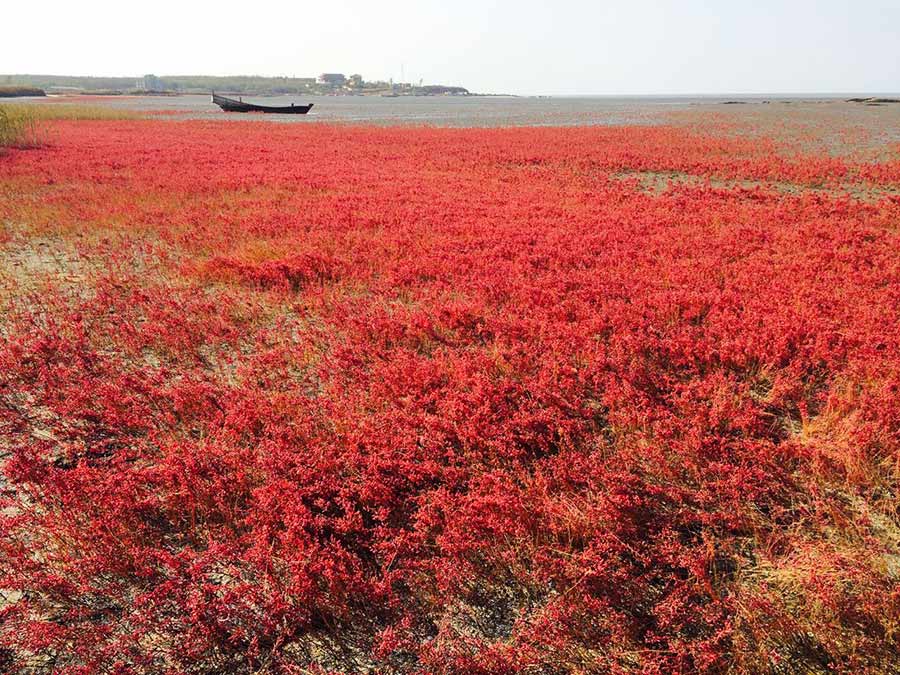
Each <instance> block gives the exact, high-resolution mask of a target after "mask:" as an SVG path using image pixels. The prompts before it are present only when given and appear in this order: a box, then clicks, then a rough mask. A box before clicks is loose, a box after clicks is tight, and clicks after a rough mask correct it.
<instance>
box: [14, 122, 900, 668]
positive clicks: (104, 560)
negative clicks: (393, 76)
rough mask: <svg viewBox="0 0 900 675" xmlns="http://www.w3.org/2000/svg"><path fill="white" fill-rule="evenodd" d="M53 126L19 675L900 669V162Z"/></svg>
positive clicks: (771, 148) (26, 495) (24, 348)
mask: <svg viewBox="0 0 900 675" xmlns="http://www.w3.org/2000/svg"><path fill="white" fill-rule="evenodd" d="M48 125H49V126H48V135H47V142H46V143H45V144H44V145H43V146H42V147H39V148H34V149H27V150H25V149H22V150H9V151H8V152H6V153H5V154H3V155H0V226H2V233H0V311H2V315H0V453H2V456H3V460H2V461H3V470H2V475H0V477H2V483H0V487H2V503H0V507H2V509H0V532H2V537H0V589H2V595H0V663H2V665H0V670H3V669H5V670H6V671H9V672H23V673H44V672H46V673H51V672H53V673H71V674H79V675H87V674H92V673H115V674H117V675H120V674H121V675H126V674H138V673H140V674H145V673H146V674H150V673H168V674H175V673H223V672H234V673H251V672H252V673H297V674H300V673H364V672H372V673H374V672H378V673H423V674H424V673H439V674H450V673H454V674H459V675H463V674H470V673H474V674H478V673H482V674H488V673H491V674H493V673H497V674H502V673H519V672H523V673H551V674H553V673H558V674H563V673H658V674H660V675H662V674H668V673H684V674H688V673H773V674H775V673H800V672H803V673H831V672H838V673H890V672H900V657H898V656H897V653H898V650H900V632H898V631H900V492H898V490H900V485H898V480H900V330H898V326H900V196H898V195H900V148H897V147H891V146H886V147H884V148H882V150H883V151H884V152H883V153H882V154H883V156H881V157H879V159H878V160H877V161H874V160H872V159H863V158H856V159H854V158H853V156H843V157H842V156H837V155H830V154H826V153H825V152H824V151H819V150H816V151H814V150H810V149H804V148H802V147H799V146H796V147H795V146H793V145H791V144H790V143H788V142H786V141H784V140H778V139H776V138H774V137H767V136H765V135H759V134H736V133H732V132H731V131H730V130H729V129H728V128H726V126H727V125H715V126H710V127H709V128H707V129H706V130H705V131H704V130H703V129H701V128H700V127H686V126H683V125H678V126H675V125H670V126H640V127H637V126H636V127H591V128H588V127H580V128H579V127H575V128H519V129H513V128H507V129H437V128H374V127H354V126H328V125H316V124H313V125H305V124H304V125H293V124H290V125H288V124H284V125H279V124H270V123H228V122H207V121H171V120H125V121H112V120H101V121H63V122H49V123H48Z"/></svg>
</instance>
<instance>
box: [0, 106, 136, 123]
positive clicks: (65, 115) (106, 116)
mask: <svg viewBox="0 0 900 675" xmlns="http://www.w3.org/2000/svg"><path fill="white" fill-rule="evenodd" d="M0 111H4V112H5V113H6V114H7V115H12V116H19V117H27V118H29V119H32V120H35V121H43V120H132V119H140V118H141V117H142V115H141V114H140V113H138V112H134V111H131V110H120V109H117V108H109V107H106V106H101V105H82V104H70V103H60V104H58V105H47V104H45V103H10V104H3V105H0ZM0 114H2V113H0Z"/></svg>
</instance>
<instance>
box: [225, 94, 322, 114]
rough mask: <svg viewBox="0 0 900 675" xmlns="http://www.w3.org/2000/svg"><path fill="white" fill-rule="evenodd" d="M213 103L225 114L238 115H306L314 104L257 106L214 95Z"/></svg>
mask: <svg viewBox="0 0 900 675" xmlns="http://www.w3.org/2000/svg"><path fill="white" fill-rule="evenodd" d="M212 101H213V103H215V104H216V105H217V106H219V107H220V108H221V109H222V110H224V111H225V112H238V113H250V112H260V113H275V114H277V115H305V114H306V113H308V112H309V111H310V109H311V108H312V107H313V104H312V103H310V104H308V105H285V106H271V105H256V104H255V103H244V102H243V101H236V100H234V99H233V98H228V97H227V96H219V95H217V94H213V95H212Z"/></svg>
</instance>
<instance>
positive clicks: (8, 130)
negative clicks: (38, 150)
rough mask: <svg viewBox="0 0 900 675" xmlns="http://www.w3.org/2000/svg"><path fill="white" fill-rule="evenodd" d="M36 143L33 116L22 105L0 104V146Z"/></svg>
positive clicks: (35, 125) (35, 126) (31, 144)
mask: <svg viewBox="0 0 900 675" xmlns="http://www.w3.org/2000/svg"><path fill="white" fill-rule="evenodd" d="M37 144H38V138H37V124H36V120H35V118H34V116H33V115H31V114H30V113H29V111H28V110H27V109H25V107H24V106H7V105H0V148H4V147H23V146H26V147H27V146H34V145H37Z"/></svg>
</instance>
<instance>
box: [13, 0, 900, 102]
mask: <svg viewBox="0 0 900 675" xmlns="http://www.w3.org/2000/svg"><path fill="white" fill-rule="evenodd" d="M7 4H8V6H6V7H4V9H3V12H2V14H3V17H4V23H5V24H6V25H7V26H8V27H15V30H10V29H6V30H4V31H3V37H2V39H0V72H2V73H10V72H13V73H26V72H27V73H52V74H67V75H143V74H145V73H155V74H157V75H176V74H212V75H227V74H244V75H246V74H260V75H297V76H312V75H317V74H318V73H320V72H323V71H329V72H344V73H347V74H350V73H357V72H358V73H361V74H362V75H363V76H364V77H365V78H366V79H387V78H390V77H393V78H395V79H399V78H400V74H401V67H403V69H404V72H405V75H406V79H407V80H410V81H418V80H419V79H420V78H422V79H424V80H425V81H426V83H441V84H459V85H462V86H465V87H468V88H469V89H472V90H476V91H484V92H508V93H518V94H576V93H581V94H653V93H656V94H664V93H724V92H729V93H752V92H758V93H775V92H849V91H854V92H856V91H859V92H863V91H868V92H897V91H900V0H845V1H843V2H841V1H838V0H793V1H792V0H746V1H744V2H734V1H733V0H721V1H719V2H715V1H713V0H706V1H702V0H609V1H606V2H604V1H603V0H593V1H590V0H549V1H544V2H538V1H536V0H498V1H494V2H492V1H491V0H450V1H447V2H437V1H436V0H419V1H413V0H401V1H399V2H397V1H394V0H388V1H385V0H382V1H380V2H379V1H377V0H367V1H360V0H326V1H324V2H323V1H313V2H311V1H309V0H307V1H304V0H300V1H294V2H290V1H282V2H274V1H273V0H239V1H238V2H230V1H229V0H217V1H216V2H210V1H207V0H200V1H197V0H178V1H177V2H176V1H174V0H154V1H153V2H134V1H129V0H80V1H78V2H76V1H74V0H50V1H49V2H48V1H46V0H45V1H39V0H32V1H31V2H10V3H7Z"/></svg>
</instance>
